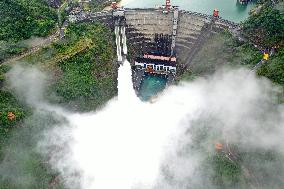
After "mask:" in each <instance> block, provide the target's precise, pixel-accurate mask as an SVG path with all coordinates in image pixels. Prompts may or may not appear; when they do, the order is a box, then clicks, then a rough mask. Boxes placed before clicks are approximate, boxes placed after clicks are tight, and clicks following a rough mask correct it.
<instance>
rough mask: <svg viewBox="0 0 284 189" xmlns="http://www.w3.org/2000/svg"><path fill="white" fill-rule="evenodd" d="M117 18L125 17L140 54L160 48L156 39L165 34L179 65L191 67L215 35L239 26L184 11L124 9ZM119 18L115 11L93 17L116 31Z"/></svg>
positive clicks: (131, 41) (133, 42) (92, 18)
mask: <svg viewBox="0 0 284 189" xmlns="http://www.w3.org/2000/svg"><path fill="white" fill-rule="evenodd" d="M175 14H176V16H177V20H176V22H177V23H176V24H175V23H174V22H175V21H174V16H175ZM117 17H124V21H123V22H124V23H123V24H125V27H126V36H127V40H128V42H129V44H132V45H133V46H134V48H135V50H136V53H142V52H147V51H149V50H151V48H153V46H155V45H156V44H155V41H154V38H155V35H157V34H162V35H164V36H169V37H170V38H171V44H170V46H171V47H173V48H174V51H175V53H176V56H177V61H178V64H179V65H187V64H189V63H190V60H191V59H192V57H193V56H194V54H195V53H196V52H197V51H198V50H199V48H198V47H200V46H202V43H204V42H205V41H206V39H208V37H209V36H210V35H211V34H212V33H216V32H220V31H222V30H225V29H228V30H234V29H236V28H237V27H238V24H236V23H234V22H231V21H228V20H224V19H222V18H215V17H213V16H211V15H205V14H201V13H196V12H190V11H183V10H178V11H177V12H176V13H175V11H169V12H167V13H164V12H163V10H160V9H124V10H123V13H121V14H120V15H119V16H117ZM117 17H115V16H114V15H113V12H112V11H105V12H98V13H95V14H92V16H91V17H90V19H91V20H92V21H98V22H102V23H104V24H105V25H107V26H108V27H110V28H112V29H114V25H115V20H116V19H117ZM173 38H174V39H173Z"/></svg>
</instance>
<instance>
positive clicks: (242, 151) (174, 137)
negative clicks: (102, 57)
mask: <svg viewBox="0 0 284 189" xmlns="http://www.w3.org/2000/svg"><path fill="white" fill-rule="evenodd" d="M24 70H25V69H23V68H15V69H13V70H12V71H11V73H10V74H11V76H10V77H11V80H12V81H17V82H15V84H13V83H12V84H11V85H12V87H13V88H14V89H15V91H17V93H18V94H22V95H23V96H26V98H25V99H26V101H27V102H28V103H30V104H32V105H33V106H37V103H39V104H41V103H42V102H44V103H45V104H48V103H46V102H45V100H44V98H43V95H42V93H43V92H44V86H45V79H46V78H45V76H43V74H42V73H41V72H39V71H38V70H35V69H29V70H28V71H27V72H26V70H25V71H24ZM119 72H120V73H119V85H118V87H119V90H120V92H119V95H120V96H118V98H114V99H112V100H111V101H110V102H108V104H107V105H106V106H105V107H104V108H103V109H101V110H99V111H97V112H90V113H87V114H79V113H70V112H67V111H65V110H64V109H61V108H58V107H56V106H53V105H50V104H49V105H47V106H43V108H46V110H47V111H53V112H57V113H58V114H60V115H61V116H63V117H65V119H66V120H67V122H64V123H58V125H54V126H53V127H52V129H48V130H44V133H43V136H44V138H43V139H41V140H39V142H38V150H39V151H40V152H41V153H42V154H43V155H44V156H48V157H49V162H50V164H51V165H52V166H53V167H54V169H56V170H58V171H59V172H60V173H61V175H62V178H63V180H64V181H65V185H66V187H68V188H71V189H73V188H74V189H75V188H82V189H93V188H98V189H112V188H125V189H127V188H129V189H130V188H143V189H144V188H166V189H167V188H179V189H183V188H184V189H185V188H198V189H202V188H213V189H214V188H218V186H217V185H216V183H214V182H213V181H212V177H214V174H215V173H214V166H213V165H212V164H210V161H208V157H211V156H213V155H214V154H216V151H215V148H214V145H215V143H216V142H221V143H222V144H223V145H224V146H226V145H230V146H232V147H235V146H236V148H234V151H233V153H234V154H236V156H238V157H237V158H236V159H241V160H240V161H241V164H242V167H243V169H247V170H249V171H250V174H251V175H253V176H254V177H256V178H257V179H256V180H257V181H255V182H257V183H252V184H253V185H254V184H260V185H261V186H262V187H261V188H281V187H282V186H283V184H284V183H283V181H282V180H281V178H284V167H283V162H284V160H283V159H284V158H283V157H284V147H283V138H284V109H283V106H282V105H279V104H278V102H277V100H278V94H279V92H281V91H280V88H278V87H277V86H274V85H272V84H271V82H270V81H268V80H267V79H265V78H257V77H256V76H255V75H254V74H252V73H251V72H250V71H248V70H245V69H237V70H229V69H222V70H220V71H218V72H216V73H215V74H214V75H212V76H210V77H208V78H206V79H204V78H199V79H196V80H195V81H193V82H182V83H180V84H179V85H177V86H171V87H168V88H167V89H166V90H165V91H164V92H163V93H162V94H161V95H160V96H159V98H158V99H157V100H156V101H155V102H154V103H144V102H141V101H139V99H138V98H136V97H135V96H133V95H134V92H133V90H132V88H131V82H130V81H131V77H130V74H131V72H130V67H128V66H127V64H126V65H125V66H124V68H120V71H119ZM31 73H32V74H31ZM29 94H34V95H32V96H30V95H29ZM266 153H271V154H272V156H273V158H270V159H265V158H266V156H264V155H263V154H266ZM240 156H241V158H240ZM238 161H239V160H238ZM242 171H244V170H242ZM243 174H244V173H243ZM248 180H249V179H248ZM226 188H228V187H226ZM236 188H238V187H236Z"/></svg>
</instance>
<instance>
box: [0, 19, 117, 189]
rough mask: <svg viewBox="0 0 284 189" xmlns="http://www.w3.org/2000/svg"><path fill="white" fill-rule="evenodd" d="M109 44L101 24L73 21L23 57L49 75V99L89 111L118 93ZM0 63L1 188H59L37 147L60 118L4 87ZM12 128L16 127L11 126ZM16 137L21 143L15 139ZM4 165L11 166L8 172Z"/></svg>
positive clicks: (109, 39) (56, 178) (109, 36)
mask: <svg viewBox="0 0 284 189" xmlns="http://www.w3.org/2000/svg"><path fill="white" fill-rule="evenodd" d="M113 47H114V44H113V35H112V33H111V32H110V31H109V30H108V29H107V28H105V27H104V26H102V25H100V24H92V23H82V24H74V25H70V26H69V27H68V28H67V30H66V37H65V38H64V39H63V40H61V41H58V42H56V43H53V44H52V45H51V46H49V47H46V48H44V49H42V50H40V51H38V52H36V53H35V54H33V55H30V56H28V57H25V58H24V59H23V60H22V61H23V64H24V65H27V66H29V65H31V64H33V65H37V67H39V68H40V69H42V70H44V71H46V72H48V73H50V74H51V75H52V76H53V77H51V78H50V79H51V83H49V85H48V88H47V89H46V93H45V94H46V99H48V100H49V101H50V102H51V103H60V104H61V105H63V106H68V108H69V109H70V108H71V109H73V110H79V111H80V110H81V111H91V110H95V109H96V108H98V107H99V106H100V105H102V104H104V103H105V102H106V101H107V100H109V99H110V98H112V97H113V96H114V95H115V94H116V93H117V88H116V86H117V79H116V78H117V76H116V75H117V69H116V66H115V64H113V59H114V56H115V55H114V50H113ZM0 68H1V74H0V83H1V86H3V88H1V90H0V97H1V99H0V100H1V107H0V112H1V113H0V125H1V127H0V142H1V143H0V164H1V166H0V167H1V168H0V186H1V187H0V188H1V189H14V188H15V189H16V188H29V189H33V188H34V189H38V188H46V187H47V186H49V187H51V186H52V188H62V185H61V181H60V179H59V178H58V176H57V173H56V172H54V171H53V170H52V169H51V168H50V167H49V165H48V164H46V163H45V162H46V161H48V159H44V158H43V157H41V156H40V155H39V153H38V151H37V150H36V145H37V141H39V137H41V134H42V130H43V129H48V128H49V127H50V126H51V125H55V124H56V123H57V122H61V121H62V119H61V118H57V117H55V116H54V115H53V113H48V112H34V111H33V109H30V107H28V106H27V105H25V104H22V103H21V102H19V101H18V100H17V99H18V98H17V96H15V95H14V94H13V93H11V91H10V90H9V89H8V88H6V82H5V76H4V73H5V72H7V71H8V70H9V67H7V66H5V65H2V66H1V67H0ZM9 112H13V113H14V114H15V115H16V117H15V119H13V120H9V118H8V113H9ZM23 118H25V119H24V120H23ZM15 127H17V129H13V128H15ZM19 138H20V139H21V140H20V141H21V142H19V141H18V140H17V139H19ZM15 152H17V153H15ZM47 158H48V157H47ZM10 162H14V163H13V164H11V163H10ZM8 169H11V171H9V174H7V173H8V172H7V170H8ZM4 172H5V174H2V173H4ZM3 175H6V176H5V177H3ZM15 175H16V178H15Z"/></svg>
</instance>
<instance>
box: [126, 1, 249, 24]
mask: <svg viewBox="0 0 284 189" xmlns="http://www.w3.org/2000/svg"><path fill="white" fill-rule="evenodd" d="M163 4H165V0H122V1H121V5H122V6H124V7H126V8H151V7H152V8H153V7H155V6H157V5H163ZM171 4H172V5H177V6H180V9H183V10H188V11H194V12H200V13H204V14H209V15H211V14H212V13H213V10H214V9H215V8H217V9H218V10H219V11H220V16H221V17H222V18H224V19H227V20H231V21H234V22H241V21H243V20H245V19H246V18H247V17H248V13H249V10H250V9H251V8H252V7H253V3H249V4H248V5H241V4H239V3H237V0H171Z"/></svg>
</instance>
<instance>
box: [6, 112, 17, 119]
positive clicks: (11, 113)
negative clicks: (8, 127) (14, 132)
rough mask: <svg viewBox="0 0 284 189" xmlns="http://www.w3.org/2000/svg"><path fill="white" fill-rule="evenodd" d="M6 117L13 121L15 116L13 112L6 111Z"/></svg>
mask: <svg viewBox="0 0 284 189" xmlns="http://www.w3.org/2000/svg"><path fill="white" fill-rule="evenodd" d="M7 118H8V119H9V120H10V121H13V120H14V119H15V118H16V115H15V114H14V113H13V112H8V114H7Z"/></svg>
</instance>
